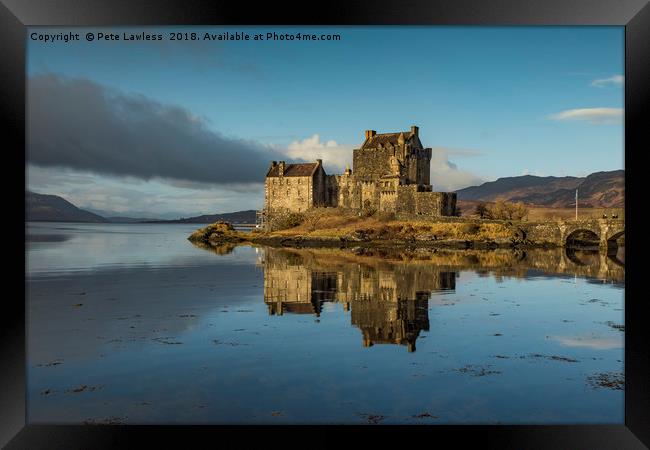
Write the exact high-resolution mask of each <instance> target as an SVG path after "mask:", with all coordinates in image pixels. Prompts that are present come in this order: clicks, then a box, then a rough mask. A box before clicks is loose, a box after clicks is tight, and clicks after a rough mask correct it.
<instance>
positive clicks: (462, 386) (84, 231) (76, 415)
mask: <svg viewBox="0 0 650 450" xmlns="http://www.w3.org/2000/svg"><path fill="white" fill-rule="evenodd" d="M26 227H27V232H26V238H27V241H26V252H27V253H26V268H25V271H26V286H27V290H26V312H27V315H26V329H27V389H28V392H27V420H28V423H50V424H54V423H66V424H75V423H127V424H153V423H156V424H190V423H192V424H195V423H203V424H303V423H305V424H307V423H308V424H429V425H431V424H576V423H590V424H595V423H611V424H614V423H615V424H621V423H623V421H624V359H623V356H624V325H625V324H624V320H623V318H624V293H625V289H624V253H623V250H624V249H623V248H621V249H619V253H618V254H617V255H609V256H608V255H604V254H600V253H597V252H596V253H593V252H571V251H565V250H562V249H553V250H527V251H512V250H495V251H431V250H417V249H404V250H391V251H388V250H386V251H381V250H377V249H374V250H368V249H345V250H343V249H291V248H269V247H252V246H236V247H235V246H227V247H223V248H218V249H207V250H206V249H203V248H198V247H196V246H194V245H192V244H191V243H190V242H189V241H188V240H187V236H188V235H189V234H190V233H191V232H192V231H194V230H195V229H196V228H197V227H198V226H197V225H192V224H76V223H37V222H30V223H28V224H26ZM633 300H634V299H628V301H633Z"/></svg>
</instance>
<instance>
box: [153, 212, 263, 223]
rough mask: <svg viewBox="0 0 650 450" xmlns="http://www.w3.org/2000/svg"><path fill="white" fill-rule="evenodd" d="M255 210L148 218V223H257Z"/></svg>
mask: <svg viewBox="0 0 650 450" xmlns="http://www.w3.org/2000/svg"><path fill="white" fill-rule="evenodd" d="M255 214H256V212H255V210H254V209H249V210H246V211H237V212H231V213H223V214H204V215H202V216H195V217H181V218H180V219H175V220H147V221H146V222H147V223H214V222H216V221H218V220H225V221H226V222H231V223H251V224H252V223H255Z"/></svg>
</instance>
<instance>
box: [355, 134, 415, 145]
mask: <svg viewBox="0 0 650 450" xmlns="http://www.w3.org/2000/svg"><path fill="white" fill-rule="evenodd" d="M402 133H404V141H405V142H406V141H408V140H409V139H411V138H412V137H413V136H414V134H413V133H412V132H411V131H410V130H409V131H398V132H397V133H378V134H375V135H374V136H372V137H369V138H368V139H366V140H365V141H364V143H363V145H361V148H377V147H378V146H379V144H382V145H386V144H388V143H390V144H391V145H394V146H395V145H398V142H397V141H398V140H399V135H400V134H402ZM416 139H417V137H416ZM418 142H419V139H418ZM420 145H422V144H420Z"/></svg>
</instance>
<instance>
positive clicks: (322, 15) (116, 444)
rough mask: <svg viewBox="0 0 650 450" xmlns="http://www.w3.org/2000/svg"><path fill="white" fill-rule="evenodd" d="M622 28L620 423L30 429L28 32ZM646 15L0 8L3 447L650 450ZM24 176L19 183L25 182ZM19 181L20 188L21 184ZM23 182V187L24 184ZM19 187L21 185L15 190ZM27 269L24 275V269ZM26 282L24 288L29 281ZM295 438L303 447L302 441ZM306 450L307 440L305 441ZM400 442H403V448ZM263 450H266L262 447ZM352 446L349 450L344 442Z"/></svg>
mask: <svg viewBox="0 0 650 450" xmlns="http://www.w3.org/2000/svg"><path fill="white" fill-rule="evenodd" d="M222 24H224V25H225V24H248V25H258V24H267V25H271V24H276V25H297V24H302V25H316V24H319V25H371V24H385V25H388V24H392V25H407V24H411V25H585V26H589V25H620V26H625V44H626V48H625V170H626V181H625V184H626V187H625V189H626V201H625V216H626V222H627V227H628V232H627V233H626V241H627V245H626V259H627V262H626V266H627V268H626V269H627V271H626V272H627V274H626V287H625V299H626V302H625V384H626V385H625V424H624V425H579V426H570V425H566V426H541V425H540V426H534V425H526V426H510V425H504V426H498V425H495V426H460V425H459V426H440V425H436V426H414V427H401V426H397V427H381V426H378V427H369V426H360V427H356V426H355V427H350V426H348V427H342V428H339V427H334V428H327V429H325V428H324V427H314V426H307V427H303V426H301V427H284V426H280V427H257V426H256V427H251V426H228V427H226V426H173V427H165V426H163V425H160V426H128V425H112V426H46V425H26V423H25V422H26V415H25V399H26V390H25V388H26V382H25V377H26V364H25V295H24V291H25V284H24V283H23V284H20V283H19V280H20V279H21V272H22V276H23V277H24V270H23V269H24V262H25V259H24V258H25V246H24V241H23V243H21V242H20V238H19V236H20V235H21V233H24V232H25V227H24V222H21V223H19V221H18V218H17V217H16V214H17V213H18V212H19V211H21V210H22V211H24V207H25V206H24V204H25V202H24V191H23V193H22V194H21V193H19V191H20V188H19V187H18V186H17V184H18V183H20V180H22V181H23V185H24V183H25V180H24V174H25V153H24V149H25V59H26V54H25V50H26V35H27V33H26V27H28V26H35V25H49V26H96V25H222ZM649 42H650V5H648V1H647V0H545V1H536V0H492V1H480V0H455V1H443V0H435V1H432V0H429V1H425V0H405V1H400V2H397V1H387V0H381V1H370V0H367V1H355V2H352V1H341V0H339V1H332V2H328V3H326V4H313V3H308V2H300V3H299V2H285V3H282V4H280V3H278V2H270V1H269V2H264V3H259V4H256V5H251V4H247V3H245V2H235V1H225V0H219V1H214V0H213V1H205V0H192V1H188V0H185V1H182V0H164V1H156V2H154V1H146V0H141V1H135V0H131V1H124V0H120V1H115V0H112V1H108V0H104V1H99V0H92V1H90V0H86V1H75V0H29V1H28V0H0V55H1V57H2V62H1V63H0V83H1V84H0V99H1V101H0V111H2V112H1V114H2V121H1V122H0V123H2V125H3V129H4V130H5V131H4V133H3V141H4V142H5V143H6V146H5V145H3V147H4V152H3V156H4V164H3V166H4V169H5V174H4V175H5V176H4V177H3V179H4V180H6V182H5V185H6V189H5V191H4V192H5V193H7V192H11V195H10V196H9V197H10V200H11V209H10V212H9V214H10V217H6V218H5V221H4V225H5V229H6V230H7V231H6V232H5V234H4V236H5V239H7V238H8V240H9V241H10V243H11V244H12V245H10V246H9V247H10V248H11V254H10V256H9V258H7V260H6V261H7V262H9V264H8V268H9V270H11V271H15V274H13V273H10V274H8V278H7V279H8V280H9V282H10V283H11V285H13V286H14V287H16V290H15V293H12V294H9V292H10V291H9V290H8V289H5V295H4V296H3V297H4V299H3V312H2V314H0V317H2V319H1V320H2V325H1V328H0V333H2V334H1V340H0V347H1V349H2V350H1V354H0V358H1V359H0V361H1V365H0V367H1V369H0V390H1V392H2V394H1V398H2V402H1V404H2V406H0V423H1V429H0V445H3V446H4V445H6V448H9V449H18V448H29V449H33V448H48V449H54V448H62V449H63V448H65V449H72V448H123V447H140V446H143V445H144V446H148V445H150V444H152V443H158V444H159V445H162V446H163V447H165V448H166V447H169V446H173V444H178V445H179V446H180V445H183V446H185V447H187V446H193V445H192V444H191V443H192V442H200V441H199V439H200V440H204V439H205V440H206V441H205V442H207V443H210V444H209V445H219V446H226V447H231V446H236V447H249V446H250V445H252V443H253V442H252V439H256V438H260V437H261V438H263V439H264V440H263V443H262V445H271V444H281V445H285V444H287V443H288V444H290V443H291V442H289V441H294V440H295V441H296V444H300V443H301V442H302V443H303V445H305V444H308V445H310V446H312V445H316V444H321V445H322V444H325V443H330V445H337V444H338V445H341V444H342V441H340V439H339V434H340V433H339V432H340V431H345V432H346V433H349V432H351V431H353V432H355V433H359V434H361V436H360V437H361V438H363V439H364V442H367V441H368V440H377V441H378V442H382V443H388V442H389V441H394V442H395V443H402V444H403V443H407V442H408V443H411V442H415V441H413V439H422V438H423V439H425V441H424V442H429V443H430V445H436V443H438V442H440V440H444V441H447V442H452V443H453V445H454V446H455V447H456V446H459V445H460V446H462V445H463V444H467V443H475V444H476V443H477V444H479V445H481V446H486V447H491V448H500V449H506V448H508V449H509V448H512V449H522V448H535V449H546V448H553V449H556V448H557V449H582V448H584V449H587V448H588V449H596V448H612V449H624V448H647V446H650V413H649V403H650V402H649V399H650V389H649V386H650V364H649V362H650V361H649V360H650V358H649V354H650V352H649V351H648V347H647V342H650V339H648V332H647V330H648V327H647V326H645V323H644V321H645V320H646V319H645V316H644V315H643V314H642V306H643V305H642V304H643V303H644V300H643V299H644V298H646V297H645V296H643V294H642V293H641V289H642V286H641V282H640V280H641V277H642V275H641V273H640V270H641V266H640V264H639V263H640V254H641V247H640V241H641V238H640V231H639V230H640V223H639V222H640V220H641V219H640V217H641V214H642V209H641V208H635V206H637V207H638V206H641V205H642V203H641V201H642V199H641V196H642V192H643V190H642V188H639V187H640V185H641V181H640V180H641V178H640V177H643V170H644V167H643V165H642V164H640V158H641V157H642V154H643V151H645V150H646V149H648V148H650V145H648V144H649V143H648V135H647V133H644V131H645V129H646V127H647V124H648V122H647V118H648V109H649V106H648V105H650V96H649V90H650V87H649V81H650V58H648V56H649V54H648V52H647V49H648V43H649ZM21 174H22V175H21ZM16 176H17V179H16V178H14V177H16ZM21 177H22V178H21ZM14 183H17V184H14ZM20 261H22V262H23V266H22V267H21V265H20V264H19V262H20ZM23 280H24V278H23ZM297 436H299V437H297ZM302 439H309V440H305V441H302ZM405 439H407V440H406V441H405ZM264 442H266V444H265V443H264ZM348 442H349V441H348Z"/></svg>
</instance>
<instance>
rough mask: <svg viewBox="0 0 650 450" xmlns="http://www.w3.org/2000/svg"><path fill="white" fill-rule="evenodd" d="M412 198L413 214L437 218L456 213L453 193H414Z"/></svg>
mask: <svg viewBox="0 0 650 450" xmlns="http://www.w3.org/2000/svg"><path fill="white" fill-rule="evenodd" d="M414 197H415V198H414V200H415V209H414V211H415V214H418V215H424V216H433V217H439V216H453V215H454V214H455V213H456V194H455V193H454V192H416V193H415V196H414ZM405 212H406V211H405Z"/></svg>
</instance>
